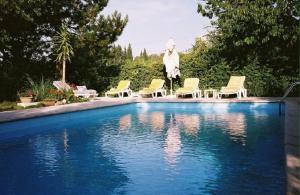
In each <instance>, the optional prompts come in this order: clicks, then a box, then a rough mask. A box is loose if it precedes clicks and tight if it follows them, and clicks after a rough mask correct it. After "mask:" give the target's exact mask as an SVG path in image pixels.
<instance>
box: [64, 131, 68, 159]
mask: <svg viewBox="0 0 300 195" xmlns="http://www.w3.org/2000/svg"><path fill="white" fill-rule="evenodd" d="M68 141H69V139H68V132H67V129H65V130H64V151H65V153H68V148H69V145H68Z"/></svg>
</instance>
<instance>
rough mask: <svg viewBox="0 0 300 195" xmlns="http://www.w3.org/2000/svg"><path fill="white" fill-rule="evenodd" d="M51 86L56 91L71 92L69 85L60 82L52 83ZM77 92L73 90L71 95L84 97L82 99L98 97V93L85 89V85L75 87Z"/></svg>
mask: <svg viewBox="0 0 300 195" xmlns="http://www.w3.org/2000/svg"><path fill="white" fill-rule="evenodd" d="M53 85H54V86H55V87H56V88H57V89H58V90H72V88H71V87H70V85H68V84H67V83H64V82H62V81H53ZM76 88H77V90H73V93H74V95H75V96H76V97H84V98H89V97H96V96H98V93H97V91H96V90H94V89H87V88H86V86H85V85H83V86H76Z"/></svg>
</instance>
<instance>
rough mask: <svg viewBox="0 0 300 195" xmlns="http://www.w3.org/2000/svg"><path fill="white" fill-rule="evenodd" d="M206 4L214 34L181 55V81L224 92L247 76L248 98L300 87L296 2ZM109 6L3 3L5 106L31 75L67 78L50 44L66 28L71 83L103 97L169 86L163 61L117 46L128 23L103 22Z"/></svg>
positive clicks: (0, 41)
mask: <svg viewBox="0 0 300 195" xmlns="http://www.w3.org/2000/svg"><path fill="white" fill-rule="evenodd" d="M202 2H203V4H199V6H198V12H199V14H202V15H203V16H205V17H209V18H211V21H212V25H213V26H214V29H215V30H214V31H212V32H211V33H209V34H208V35H207V36H206V37H205V39H199V38H198V39H196V41H195V43H194V45H193V46H192V48H191V49H190V50H189V51H188V52H185V53H181V54H180V59H181V60H180V67H181V74H182V78H181V80H182V81H183V80H184V78H186V77H198V78H199V79H200V87H201V88H207V87H214V88H219V87H221V86H222V85H225V84H226V83H227V82H228V79H229V77H230V75H245V76H247V79H246V87H247V88H248V90H249V94H250V95H253V96H282V94H283V92H284V89H285V88H286V87H287V86H288V84H289V83H290V82H292V81H295V80H299V28H298V24H299V3H298V1H293V0H256V1H252V0H246V1H227V0H226V1H218V0H206V1H202ZM107 3H108V0H97V1H92V0H86V1H77V0H63V1H48V0H36V1H23V0H16V1H9V0H3V1H1V2H0V10H1V11H0V26H1V28H0V34H1V36H0V91H1V93H0V100H8V99H12V98H15V97H16V94H17V91H18V90H20V89H21V88H22V87H23V86H24V82H25V80H26V78H25V75H26V74H29V75H30V77H31V78H32V79H33V80H39V79H41V77H42V76H43V77H44V79H50V80H56V79H59V78H60V77H61V76H60V72H59V70H60V67H58V65H56V64H55V62H54V59H55V56H53V53H52V41H51V40H52V39H51V38H52V37H53V36H54V34H55V32H57V31H58V29H59V28H60V26H61V24H62V23H64V24H66V25H67V26H68V29H69V32H70V33H71V44H72V46H73V49H74V55H73V56H72V58H71V62H70V63H68V64H67V74H66V80H67V81H68V82H70V83H75V84H80V85H83V84H85V85H87V86H88V87H89V88H94V89H96V90H97V91H98V92H100V93H103V92H104V91H105V90H107V89H108V88H109V87H112V86H114V85H116V84H117V82H118V81H119V80H121V79H130V80H131V81H132V89H133V90H139V89H141V88H142V87H144V86H147V85H148V84H149V83H150V81H151V79H152V78H164V77H163V64H162V54H157V55H149V54H147V52H146V49H144V50H143V51H141V53H140V55H139V56H137V57H135V58H133V56H132V48H131V47H134V45H133V46H131V45H128V46H127V47H126V48H122V47H121V46H118V45H114V42H115V41H116V40H117V38H118V36H120V35H121V33H122V31H123V29H124V27H125V26H126V24H127V17H122V16H121V15H120V14H119V13H117V12H116V13H114V14H112V15H111V16H108V17H104V16H103V15H101V11H102V10H103V8H104V7H105V6H106V5H107ZM191 11H192V10H191ZM145 47H147V46H146V45H145ZM175 87H178V86H175Z"/></svg>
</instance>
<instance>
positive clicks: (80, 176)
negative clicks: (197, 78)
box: [0, 103, 286, 194]
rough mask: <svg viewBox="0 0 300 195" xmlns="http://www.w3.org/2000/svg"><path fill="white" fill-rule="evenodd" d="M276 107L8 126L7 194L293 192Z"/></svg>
mask: <svg viewBox="0 0 300 195" xmlns="http://www.w3.org/2000/svg"><path fill="white" fill-rule="evenodd" d="M278 106H279V105H278V104H276V103H136V104H128V105H122V106H115V107H109V108H102V109H95V110H89V111H82V112H73V113H67V114H61V115H54V116H48V117H41V118H35V119H28V120H22V121H15V122H10V123H3V124H0V194H221V193H223V194H285V191H286V190H285V180H286V178H285V158H284V148H283V117H282V116H279V114H278Z"/></svg>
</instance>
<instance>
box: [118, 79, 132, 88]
mask: <svg viewBox="0 0 300 195" xmlns="http://www.w3.org/2000/svg"><path fill="white" fill-rule="evenodd" d="M129 86H130V81H129V80H122V81H120V82H119V84H118V86H117V90H125V89H128V88H129Z"/></svg>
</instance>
